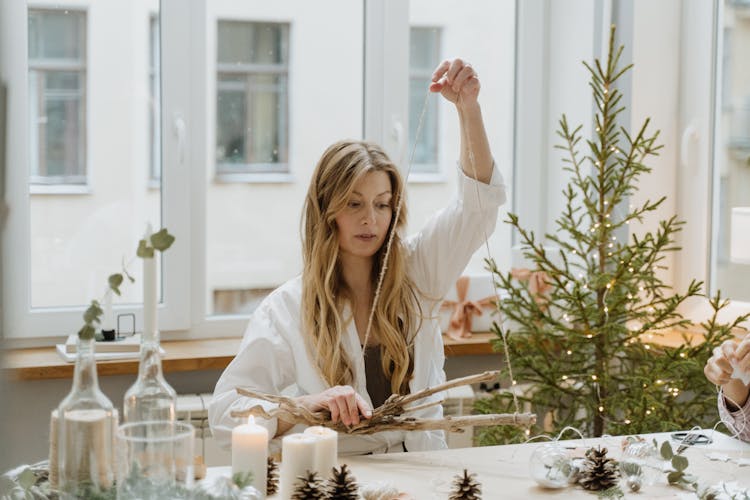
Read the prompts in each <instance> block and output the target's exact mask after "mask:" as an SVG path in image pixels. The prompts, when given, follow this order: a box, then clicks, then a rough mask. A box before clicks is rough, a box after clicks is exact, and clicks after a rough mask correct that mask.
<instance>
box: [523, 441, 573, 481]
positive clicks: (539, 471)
mask: <svg viewBox="0 0 750 500" xmlns="http://www.w3.org/2000/svg"><path fill="white" fill-rule="evenodd" d="M571 472H572V467H571V460H570V457H569V456H568V452H567V451H566V450H565V449H564V448H563V447H562V446H561V445H560V443H559V442H557V441H551V442H549V443H544V444H541V445H539V446H537V447H536V448H534V451H533V452H532V454H531V457H530V458H529V473H530V474H531V477H532V479H534V481H536V482H537V483H539V485H540V486H544V487H545V488H552V489H558V488H564V487H566V486H567V485H568V482H569V478H570V475H571Z"/></svg>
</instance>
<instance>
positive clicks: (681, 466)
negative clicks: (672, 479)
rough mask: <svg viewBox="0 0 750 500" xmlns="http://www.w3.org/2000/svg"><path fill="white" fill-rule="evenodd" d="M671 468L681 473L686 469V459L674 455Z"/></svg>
mask: <svg viewBox="0 0 750 500" xmlns="http://www.w3.org/2000/svg"><path fill="white" fill-rule="evenodd" d="M672 467H674V468H675V469H676V470H677V471H679V472H682V471H684V470H685V469H687V467H688V459H687V458H686V457H683V456H682V455H675V456H673V457H672Z"/></svg>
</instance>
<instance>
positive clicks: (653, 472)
mask: <svg viewBox="0 0 750 500" xmlns="http://www.w3.org/2000/svg"><path fill="white" fill-rule="evenodd" d="M620 472H621V473H622V476H623V477H624V478H625V481H626V483H628V486H629V487H631V489H633V486H635V485H637V486H635V487H636V488H639V489H640V487H641V486H651V485H653V484H654V483H656V481H657V480H658V479H659V477H660V476H661V474H662V459H661V456H660V455H659V451H658V450H657V449H656V446H655V445H654V444H653V443H651V442H648V441H631V442H629V443H628V444H627V445H625V448H624V449H623V450H622V458H621V459H620ZM631 483H632V485H633V486H630V484H631ZM633 491H637V490H635V489H633Z"/></svg>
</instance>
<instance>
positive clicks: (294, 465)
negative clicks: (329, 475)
mask: <svg viewBox="0 0 750 500" xmlns="http://www.w3.org/2000/svg"><path fill="white" fill-rule="evenodd" d="M317 441H318V438H317V437H316V436H312V435H310V434H290V435H289V436H284V438H283V439H282V440H281V478H280V480H281V499H282V500H289V499H290V498H292V494H293V493H294V487H295V484H296V483H297V478H298V477H300V476H304V475H305V474H306V473H307V471H314V470H315V444H316V443H317Z"/></svg>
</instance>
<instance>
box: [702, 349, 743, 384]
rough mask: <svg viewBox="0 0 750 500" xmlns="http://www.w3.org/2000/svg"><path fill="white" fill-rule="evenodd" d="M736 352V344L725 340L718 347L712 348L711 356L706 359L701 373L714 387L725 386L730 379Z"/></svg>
mask: <svg viewBox="0 0 750 500" xmlns="http://www.w3.org/2000/svg"><path fill="white" fill-rule="evenodd" d="M736 351H737V342H735V341H734V340H725V341H724V342H723V343H722V344H721V345H720V346H718V347H716V348H714V352H713V355H712V356H711V357H710V358H708V361H707V362H706V366H705V367H703V373H705V374H706V378H707V379H708V380H709V381H710V382H711V383H712V384H715V385H719V386H721V385H725V384H726V383H727V382H729V380H730V379H731V377H732V372H733V371H734V367H732V360H733V359H734V355H735V352H736Z"/></svg>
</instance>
